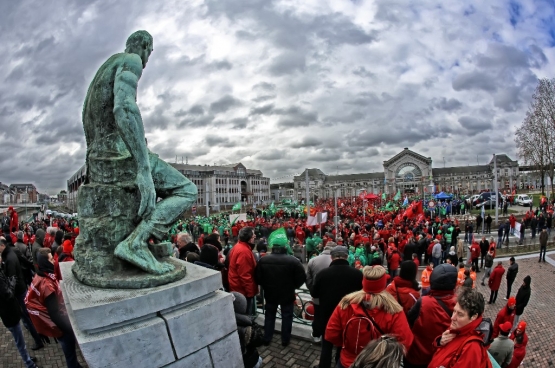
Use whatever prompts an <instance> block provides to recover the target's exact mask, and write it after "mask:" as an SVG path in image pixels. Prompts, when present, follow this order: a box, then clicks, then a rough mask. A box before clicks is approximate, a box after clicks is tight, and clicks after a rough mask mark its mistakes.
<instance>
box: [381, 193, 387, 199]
mask: <svg viewBox="0 0 555 368" xmlns="http://www.w3.org/2000/svg"><path fill="white" fill-rule="evenodd" d="M385 198H386V196H385V193H382V200H383V201H385Z"/></svg>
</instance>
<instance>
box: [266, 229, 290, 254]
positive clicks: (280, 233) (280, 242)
mask: <svg viewBox="0 0 555 368" xmlns="http://www.w3.org/2000/svg"><path fill="white" fill-rule="evenodd" d="M274 246H276V247H285V248H287V253H288V254H293V251H292V250H291V247H290V246H289V240H288V239H287V233H286V232H285V228H283V227H280V228H279V229H277V230H275V231H274V232H272V233H271V234H270V236H269V237H268V249H272V247H274Z"/></svg>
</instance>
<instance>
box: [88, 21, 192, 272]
mask: <svg viewBox="0 0 555 368" xmlns="http://www.w3.org/2000/svg"><path fill="white" fill-rule="evenodd" d="M152 51H153V39H152V36H151V35H150V34H149V33H148V32H146V31H137V32H135V33H133V34H132V35H131V36H129V38H128V39H127V43H126V48H125V52H123V53H119V54H115V55H113V56H111V57H110V58H109V59H108V60H107V61H106V62H105V63H104V64H103V65H102V66H101V67H100V69H99V70H98V72H97V73H96V75H95V77H94V79H93V81H92V82H91V85H90V86H89V90H88V92H87V97H86V99H85V103H84V106H83V128H84V130H85V137H86V141H87V154H86V162H87V180H88V182H89V183H98V184H104V183H107V182H110V180H115V179H110V176H111V175H112V173H106V172H105V171H106V170H104V169H103V168H104V167H105V166H102V165H103V164H102V163H103V162H106V161H110V160H111V162H114V161H118V160H119V161H121V162H125V161H127V162H131V165H130V167H131V168H132V169H131V172H132V175H131V177H132V179H131V180H130V184H131V187H133V188H135V190H138V192H139V193H140V206H139V210H138V217H139V218H140V222H139V223H138V225H137V227H136V228H135V229H134V230H133V231H132V232H131V234H129V236H127V238H125V239H124V240H123V241H122V242H120V243H119V244H118V245H117V246H116V249H115V251H114V253H115V256H116V257H118V258H120V259H122V260H125V261H127V262H130V263H132V264H133V265H135V266H137V267H139V268H140V269H142V270H144V271H146V272H149V273H152V274H157V275H160V274H164V273H166V272H169V271H172V270H173V268H174V266H173V265H172V264H169V263H166V262H159V261H157V260H156V258H155V257H154V256H153V255H152V253H151V252H150V250H149V248H148V241H149V239H150V238H151V237H154V238H155V239H158V240H161V239H163V238H164V237H165V235H166V233H167V232H168V229H169V226H171V225H172V224H173V223H174V222H175V221H176V220H177V219H178V218H179V216H180V215H181V214H182V213H183V212H184V211H185V210H186V209H187V208H189V207H190V206H191V205H192V204H193V203H194V202H195V201H196V199H197V187H196V186H195V184H193V183H192V182H191V181H190V180H188V179H187V178H185V177H184V176H183V175H182V174H181V173H180V172H179V171H177V170H176V169H175V168H173V167H172V166H170V165H169V164H167V163H166V162H164V161H163V160H161V159H160V158H158V156H157V155H155V154H153V153H152V152H150V151H149V150H148V148H147V143H146V139H145V132H144V126H143V121H142V118H141V113H140V111H139V107H138V106H137V102H136V101H137V84H138V82H139V79H140V78H141V75H142V72H143V68H144V67H145V66H146V64H147V62H148V58H149V56H150V54H151V53H152ZM113 171H114V173H113V174H114V176H117V172H118V170H117V169H115V170H113ZM112 178H113V177H112ZM115 184H119V185H122V186H123V185H125V183H115ZM158 197H160V198H162V200H161V201H159V202H158V203H157V202H156V200H157V198H158Z"/></svg>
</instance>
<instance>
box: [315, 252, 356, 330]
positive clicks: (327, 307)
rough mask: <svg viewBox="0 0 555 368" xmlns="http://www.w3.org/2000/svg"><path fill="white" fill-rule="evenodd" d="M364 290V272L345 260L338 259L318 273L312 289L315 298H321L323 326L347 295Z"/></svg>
mask: <svg viewBox="0 0 555 368" xmlns="http://www.w3.org/2000/svg"><path fill="white" fill-rule="evenodd" d="M359 290H362V272H360V270H357V269H356V268H353V267H351V266H349V262H347V260H345V259H336V260H333V261H332V262H331V263H330V266H329V267H328V268H325V269H323V270H322V271H320V272H318V274H317V275H316V279H315V280H314V286H313V287H312V292H311V293H310V295H312V297H313V298H320V311H321V313H322V323H323V324H322V325H323V326H325V325H327V323H328V321H329V319H330V317H331V315H332V314H333V311H334V310H335V307H337V304H339V302H340V301H341V299H343V297H344V296H345V295H347V294H350V293H353V292H355V291H359Z"/></svg>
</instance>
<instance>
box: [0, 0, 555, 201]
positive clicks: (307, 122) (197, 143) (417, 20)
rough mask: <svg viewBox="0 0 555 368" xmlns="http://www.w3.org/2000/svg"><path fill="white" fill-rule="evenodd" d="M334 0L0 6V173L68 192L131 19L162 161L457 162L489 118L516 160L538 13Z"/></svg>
mask: <svg viewBox="0 0 555 368" xmlns="http://www.w3.org/2000/svg"><path fill="white" fill-rule="evenodd" d="M330 1H331V3H330V4H329V6H321V7H320V6H319V7H311V8H310V11H308V10H307V8H305V5H304V4H303V5H301V4H302V2H300V1H299V0H293V1H288V2H282V1H281V0H237V1H220V0H205V1H203V2H161V3H153V2H131V1H130V0H121V1H117V2H114V1H110V0H95V1H85V2H83V1H77V2H76V1H69V0H59V1H55V2H47V1H39V0H26V1H23V2H22V1H4V2H3V3H2V5H1V6H0V9H1V11H0V35H1V36H0V38H1V39H2V41H3V44H2V45H3V51H4V52H3V57H2V58H1V59H0V81H1V82H2V83H0V129H1V131H2V134H0V146H1V147H2V148H3V149H4V150H5V151H6V152H10V155H9V156H8V157H10V159H9V160H8V159H5V157H7V155H4V156H3V157H0V173H2V175H1V176H0V181H1V182H2V183H8V184H9V183H13V182H32V183H35V184H36V185H37V187H38V188H39V191H41V192H44V191H48V192H50V193H49V194H54V192H53V191H54V190H56V191H58V190H60V189H63V188H65V187H66V180H67V179H68V178H69V177H70V176H71V175H72V174H73V173H74V172H75V171H76V170H77V169H79V168H80V167H81V166H82V165H83V164H84V159H85V150H86V144H85V137H84V132H83V128H82V121H81V113H82V108H83V101H84V99H85V95H86V93H87V88H88V86H89V84H90V83H91V80H92V79H93V77H94V75H95V73H96V71H97V70H98V68H99V67H100V66H101V65H102V63H104V62H105V61H106V60H107V59H108V58H109V57H110V56H111V55H113V54H115V53H119V52H123V50H124V49H125V41H126V39H127V37H128V36H129V35H130V34H131V33H132V32H134V31H136V30H138V29H145V30H147V31H149V32H151V33H152V34H153V37H154V52H153V54H152V55H151V57H150V59H149V62H148V64H147V66H146V68H145V69H144V71H143V75H142V77H141V79H140V81H139V87H138V91H137V104H138V106H139V108H140V111H141V116H142V119H143V122H144V127H145V133H146V136H147V138H148V141H149V148H150V149H151V150H153V152H156V153H159V154H160V157H163V158H165V159H168V160H169V161H170V162H171V161H172V160H175V156H178V158H180V157H182V156H183V157H188V159H189V162H193V160H194V163H195V164H205V163H212V162H223V161H226V160H227V161H229V162H237V161H240V160H244V161H245V162H246V163H247V164H248V165H253V166H252V168H256V169H260V170H261V171H262V172H263V173H264V174H265V175H266V176H272V177H280V176H283V175H284V174H291V173H298V172H300V171H302V168H304V167H320V168H322V169H326V170H329V172H328V174H332V173H335V172H336V170H337V168H338V167H339V170H340V173H352V172H360V171H363V172H368V171H371V170H374V169H377V170H379V169H380V165H381V161H382V160H384V159H388V158H389V157H390V155H393V154H395V153H396V152H399V151H400V150H402V148H403V147H410V148H411V149H413V150H415V151H416V152H425V150H428V151H429V152H428V153H426V154H427V155H430V156H431V157H438V156H442V155H443V154H444V153H443V151H442V150H443V148H442V147H451V148H449V150H445V152H454V157H450V158H449V159H450V160H451V161H450V162H457V161H464V160H465V158H460V157H458V156H461V157H465V155H469V154H470V155H471V154H472V153H473V152H474V151H480V152H482V151H483V152H484V154H485V153H487V152H486V151H487V149H488V148H487V147H486V148H484V147H482V146H483V144H480V145H479V146H480V147H478V148H476V147H473V142H468V140H465V139H464V138H466V137H468V136H469V135H473V134H474V135H475V134H476V133H478V132H484V135H490V134H491V133H493V130H494V129H496V128H497V126H498V125H499V124H501V123H495V124H494V123H493V122H503V123H502V124H501V125H502V126H503V131H504V132H503V134H502V136H503V139H499V140H498V141H495V143H494V142H490V143H488V145H491V149H495V151H496V152H507V153H511V155H512V154H513V152H514V151H515V147H514V143H513V139H512V137H511V134H512V133H511V132H514V127H515V126H516V125H517V124H519V123H520V122H521V121H522V120H523V118H524V116H525V113H526V108H527V105H528V104H529V103H530V100H531V96H532V94H533V92H534V88H535V85H536V83H537V76H540V75H541V76H543V75H550V71H551V70H553V65H552V63H553V61H551V60H550V59H549V57H548V56H549V55H550V51H549V50H550V48H551V47H552V41H550V40H552V35H550V34H549V31H548V30H546V28H545V26H544V25H545V24H550V23H549V22H550V20H549V17H548V14H549V12H548V11H545V9H543V8H542V7H541V6H540V5H538V6H536V7H530V9H528V10H527V11H529V12H530V14H527V16H526V17H524V16H520V17H518V23H517V26H514V25H513V24H511V20H510V19H509V18H508V16H507V17H505V18H506V19H505V18H504V17H503V16H500V15H499V14H500V13H499V12H498V10H496V9H494V7H492V6H491V4H489V3H487V2H485V3H483V4H482V3H476V4H473V5H472V7H469V6H463V7H462V8H461V7H445V6H439V7H433V6H429V4H428V3H425V2H424V3H419V4H415V6H414V7H407V6H406V4H404V3H403V2H399V1H384V0H377V1H376V2H375V3H373V4H370V3H367V2H362V1H347V2H345V1H340V0H330ZM542 9H543V10H542ZM424 15H425V16H424ZM521 15H522V14H521ZM430 29H433V30H434V32H429V30H430ZM508 34H510V35H511V37H510V38H507V37H504V38H503V39H502V37H501V36H498V35H508ZM415 40H417V42H415ZM477 45H480V47H477ZM423 55H424V56H423ZM457 119H458V122H457ZM451 122H454V123H451ZM461 142H464V144H462V143H461ZM494 144H495V145H494ZM296 150H301V151H296ZM289 152H302V155H293V154H292V153H289ZM457 152H460V154H457ZM457 155H458V156H457ZM511 155H510V156H511ZM511 157H512V156H511ZM227 161H226V162H227ZM376 162H377V164H376ZM249 168H251V167H250V166H249Z"/></svg>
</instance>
